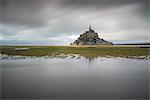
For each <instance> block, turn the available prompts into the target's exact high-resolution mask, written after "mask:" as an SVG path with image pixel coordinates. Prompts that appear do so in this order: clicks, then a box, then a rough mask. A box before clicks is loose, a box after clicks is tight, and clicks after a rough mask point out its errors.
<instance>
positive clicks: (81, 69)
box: [1, 57, 149, 100]
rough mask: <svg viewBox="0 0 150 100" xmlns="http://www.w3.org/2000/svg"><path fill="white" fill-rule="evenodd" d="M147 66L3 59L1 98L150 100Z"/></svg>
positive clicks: (109, 60)
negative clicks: (149, 96) (149, 95)
mask: <svg viewBox="0 0 150 100" xmlns="http://www.w3.org/2000/svg"><path fill="white" fill-rule="evenodd" d="M148 63H149V61H147V60H136V59H125V58H106V57H98V58H95V59H91V58H89V59H87V58H85V57H81V58H80V59H76V57H74V58H71V57H66V58H64V59H61V58H51V59H45V58H36V59H20V60H2V61H1V72H2V98H5V99H9V98H10V99H12V98H14V99H18V100H20V99H22V98H23V99H35V100H37V99H48V100H53V99H54V100H55V99H60V100H62V99H64V100H72V99H76V100H88V99H89V100H95V99H97V100H103V99H104V100H109V99H111V100H112V99H113V100H127V99H131V100H138V99H139V100H142V99H143V100H148V88H149V84H148V73H149V70H148V68H149V66H148Z"/></svg>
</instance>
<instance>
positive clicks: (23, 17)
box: [0, 0, 150, 45]
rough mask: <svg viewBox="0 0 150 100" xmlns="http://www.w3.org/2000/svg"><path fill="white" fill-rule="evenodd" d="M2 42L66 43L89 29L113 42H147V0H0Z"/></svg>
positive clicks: (149, 36)
mask: <svg viewBox="0 0 150 100" xmlns="http://www.w3.org/2000/svg"><path fill="white" fill-rule="evenodd" d="M0 9H1V16H0V30H1V31H0V41H1V44H31V45H39V44H41V45H69V44H70V43H72V42H74V41H75V40H76V39H77V38H78V37H79V35H80V34H82V33H84V32H85V31H86V30H88V27H89V25H90V24H91V26H92V28H93V29H94V30H95V32H96V33H98V35H99V37H100V38H104V39H105V40H107V41H110V42H113V43H140V42H150V34H149V33H148V32H149V31H148V28H149V27H148V26H149V21H150V20H149V17H150V16H149V9H150V8H149V0H0Z"/></svg>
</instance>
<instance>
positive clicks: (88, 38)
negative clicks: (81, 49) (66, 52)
mask: <svg viewBox="0 0 150 100" xmlns="http://www.w3.org/2000/svg"><path fill="white" fill-rule="evenodd" d="M102 44H103V45H112V43H111V42H108V41H106V40H104V39H103V38H99V37H98V34H97V33H95V32H94V30H92V29H91V26H90V27H89V31H86V32H85V33H83V34H81V35H80V36H79V38H78V39H77V40H76V41H74V42H73V43H71V45H102Z"/></svg>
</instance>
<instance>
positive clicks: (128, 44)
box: [114, 43, 150, 45]
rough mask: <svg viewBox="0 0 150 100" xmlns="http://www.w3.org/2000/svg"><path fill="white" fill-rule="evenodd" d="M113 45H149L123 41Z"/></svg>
mask: <svg viewBox="0 0 150 100" xmlns="http://www.w3.org/2000/svg"><path fill="white" fill-rule="evenodd" d="M114 45H150V43H123V44H114Z"/></svg>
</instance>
